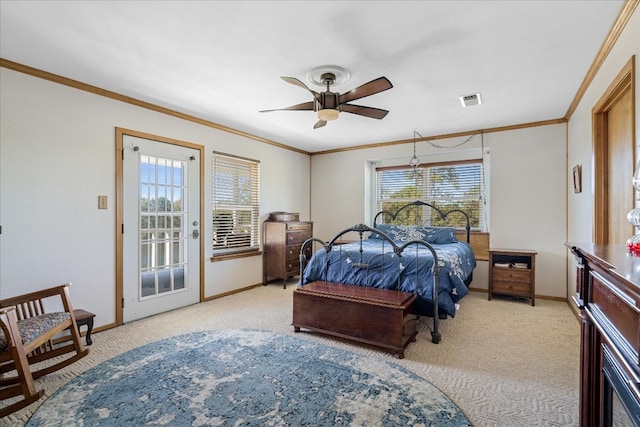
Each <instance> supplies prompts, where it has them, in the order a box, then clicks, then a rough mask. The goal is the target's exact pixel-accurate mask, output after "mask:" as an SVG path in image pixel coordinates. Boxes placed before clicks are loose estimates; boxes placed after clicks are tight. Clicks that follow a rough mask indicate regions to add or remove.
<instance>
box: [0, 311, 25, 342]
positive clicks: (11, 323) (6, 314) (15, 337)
mask: <svg viewBox="0 0 640 427" xmlns="http://www.w3.org/2000/svg"><path fill="white" fill-rule="evenodd" d="M0 329H1V330H2V333H3V336H0V353H6V352H7V351H8V350H9V349H11V347H16V345H20V346H22V339H21V338H20V331H19V330H18V317H17V315H16V307H15V306H11V307H3V308H0Z"/></svg>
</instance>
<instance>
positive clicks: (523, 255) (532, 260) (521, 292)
mask: <svg viewBox="0 0 640 427" xmlns="http://www.w3.org/2000/svg"><path fill="white" fill-rule="evenodd" d="M535 271H536V252H534V251H529V250H510V249H489V300H491V297H492V295H493V294H501V295H510V296H515V297H524V298H528V299H530V300H531V305H536V297H535V289H536V286H535V283H536V282H535Z"/></svg>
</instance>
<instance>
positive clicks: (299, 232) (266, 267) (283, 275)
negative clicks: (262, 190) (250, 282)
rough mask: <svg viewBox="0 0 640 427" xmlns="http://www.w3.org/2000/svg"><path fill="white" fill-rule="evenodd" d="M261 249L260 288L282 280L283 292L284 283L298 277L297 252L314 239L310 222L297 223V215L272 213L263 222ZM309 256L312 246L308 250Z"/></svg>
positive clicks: (285, 284)
mask: <svg viewBox="0 0 640 427" xmlns="http://www.w3.org/2000/svg"><path fill="white" fill-rule="evenodd" d="M262 236H263V247H262V254H263V259H262V273H263V274H262V276H263V277H262V284H263V285H266V284H267V283H268V280H269V279H274V278H275V279H282V286H283V288H285V289H286V287H287V279H288V278H289V277H293V276H297V275H298V274H300V248H301V247H302V243H304V241H305V240H307V239H309V238H311V236H313V222H311V221H300V219H299V214H297V213H287V212H271V214H270V215H269V219H267V220H266V221H265V222H264V227H263V233H262ZM308 251H309V253H307V254H306V256H307V258H308V257H310V256H311V246H308Z"/></svg>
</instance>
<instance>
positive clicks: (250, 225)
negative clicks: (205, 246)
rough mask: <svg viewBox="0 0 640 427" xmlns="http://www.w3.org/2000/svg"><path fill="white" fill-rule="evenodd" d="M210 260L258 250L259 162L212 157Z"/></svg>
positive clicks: (215, 155) (217, 155)
mask: <svg viewBox="0 0 640 427" xmlns="http://www.w3.org/2000/svg"><path fill="white" fill-rule="evenodd" d="M212 181H213V256H214V257H216V256H220V255H231V254H237V253H242V252H251V251H258V250H259V249H260V242H259V239H260V162H258V161H256V160H249V159H244V158H241V157H237V156H232V155H229V154H223V153H218V152H214V153H213V180H212Z"/></svg>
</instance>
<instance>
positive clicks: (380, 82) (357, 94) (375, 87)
mask: <svg viewBox="0 0 640 427" xmlns="http://www.w3.org/2000/svg"><path fill="white" fill-rule="evenodd" d="M392 87H393V85H392V84H391V82H390V81H389V80H388V79H387V78H386V77H378V78H377V79H375V80H371V81H370V82H369V83H365V84H363V85H361V86H358V87H357V88H355V89H352V90H350V91H349V92H347V93H344V94H342V95H340V103H341V104H344V103H346V102H349V101H355V100H356V99H360V98H364V97H365V96H370V95H373V94H376V93H380V92H383V91H385V90H387V89H391V88H392Z"/></svg>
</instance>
